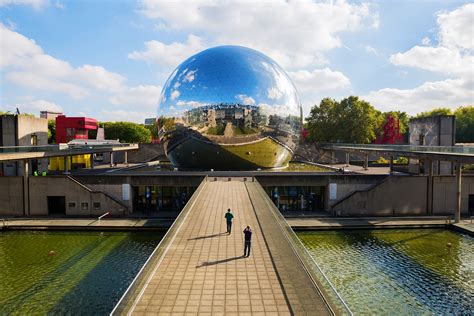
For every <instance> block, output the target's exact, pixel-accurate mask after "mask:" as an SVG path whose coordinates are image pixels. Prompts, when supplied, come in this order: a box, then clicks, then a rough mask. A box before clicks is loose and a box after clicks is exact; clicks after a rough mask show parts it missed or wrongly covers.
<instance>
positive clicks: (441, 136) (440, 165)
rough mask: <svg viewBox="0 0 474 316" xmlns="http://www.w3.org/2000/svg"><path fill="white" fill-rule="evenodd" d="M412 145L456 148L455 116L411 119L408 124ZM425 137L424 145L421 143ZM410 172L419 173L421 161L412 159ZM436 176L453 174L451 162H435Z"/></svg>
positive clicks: (434, 170)
mask: <svg viewBox="0 0 474 316" xmlns="http://www.w3.org/2000/svg"><path fill="white" fill-rule="evenodd" d="M408 130H409V138H408V139H409V143H410V145H415V146H419V145H423V146H454V145H455V137H456V122H455V117H454V116H453V115H440V116H430V117H424V118H418V119H411V120H410V122H409V124H408ZM420 136H423V137H422V138H423V139H424V140H423V144H421V143H420ZM409 170H410V172H411V173H419V172H420V168H419V161H418V160H417V159H410V166H409ZM433 172H434V174H440V175H443V174H452V173H453V166H452V163H451V162H447V161H439V162H438V161H435V162H434V163H433Z"/></svg>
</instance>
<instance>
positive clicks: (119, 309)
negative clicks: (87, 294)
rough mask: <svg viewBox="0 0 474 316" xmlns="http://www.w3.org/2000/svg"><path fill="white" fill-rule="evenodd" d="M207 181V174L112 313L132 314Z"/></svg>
mask: <svg viewBox="0 0 474 316" xmlns="http://www.w3.org/2000/svg"><path fill="white" fill-rule="evenodd" d="M206 182H207V176H206V177H205V178H204V180H203V181H202V182H201V184H200V185H199V187H198V188H197V189H196V191H195V192H194V194H193V195H192V197H191V199H189V201H188V203H187V204H186V205H185V207H184V209H183V210H182V211H181V212H180V213H179V215H178V217H177V218H176V220H175V221H174V222H173V225H171V227H170V228H169V229H168V231H167V232H166V234H165V236H164V237H163V238H162V239H161V241H160V242H159V244H158V245H157V246H156V247H155V249H154V250H153V252H152V253H151V255H150V256H149V257H148V259H147V261H146V262H145V263H144V264H143V266H142V268H141V269H140V271H139V272H138V273H137V275H136V276H135V278H134V279H133V281H132V282H131V283H130V285H129V286H128V288H127V290H126V291H125V293H124V294H123V295H122V297H121V298H120V300H119V301H118V303H117V304H116V305H115V307H114V309H113V310H112V312H110V315H122V314H127V315H131V314H132V313H133V310H134V308H135V306H136V305H137V303H138V301H139V299H140V298H141V296H142V295H143V293H144V292H145V289H146V287H147V286H148V284H149V283H150V281H151V278H152V277H153V275H154V274H155V272H156V271H157V270H158V268H159V266H160V264H161V262H162V261H163V258H164V256H165V255H166V253H167V252H168V249H169V248H170V246H171V244H172V243H173V241H174V239H175V237H176V234H177V233H178V232H179V230H180V228H181V226H182V224H183V223H184V221H185V220H186V218H187V217H188V215H189V213H190V212H191V210H192V208H193V207H194V204H195V203H196V201H197V199H198V198H199V196H200V194H201V192H202V190H203V188H204V186H205V184H206Z"/></svg>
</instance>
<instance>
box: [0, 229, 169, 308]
mask: <svg viewBox="0 0 474 316" xmlns="http://www.w3.org/2000/svg"><path fill="white" fill-rule="evenodd" d="M162 237H163V233H161V232H153V233H142V232H134V233H131V232H104V233H101V232H35V231H27V232H16V231H12V232H2V233H0V273H1V282H0V315H4V314H8V315H10V314H16V315H26V314H28V315H31V314H47V313H48V314H49V313H53V314H57V313H59V314H65V313H67V314H106V313H109V312H110V311H111V310H112V309H113V307H114V306H115V304H116V303H117V301H118V300H119V299H120V297H121V296H122V294H123V293H124V291H125V290H126V288H127V287H128V285H129V284H130V283H131V281H132V280H133V278H134V277H135V275H136V274H137V272H138V271H139V270H140V268H141V266H142V265H143V263H144V262H145V261H146V259H147V258H148V256H149V255H150V254H151V252H152V251H153V249H154V248H155V246H156V245H157V244H158V243H159V241H160V240H161V238H162ZM51 251H53V252H54V253H52V252H51Z"/></svg>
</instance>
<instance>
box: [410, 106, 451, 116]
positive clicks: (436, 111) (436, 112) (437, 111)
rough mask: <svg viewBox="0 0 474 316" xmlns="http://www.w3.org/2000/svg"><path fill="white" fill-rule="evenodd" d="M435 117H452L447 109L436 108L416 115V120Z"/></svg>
mask: <svg viewBox="0 0 474 316" xmlns="http://www.w3.org/2000/svg"><path fill="white" fill-rule="evenodd" d="M437 115H453V111H451V109H449V108H436V109H433V110H430V111H426V112H421V113H418V114H417V115H416V117H417V118H422V117H428V116H437Z"/></svg>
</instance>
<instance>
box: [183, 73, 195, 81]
mask: <svg viewBox="0 0 474 316" xmlns="http://www.w3.org/2000/svg"><path fill="white" fill-rule="evenodd" d="M196 72H197V70H191V71H188V73H187V74H186V76H185V77H184V79H183V82H192V81H193V80H194V78H196Z"/></svg>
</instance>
